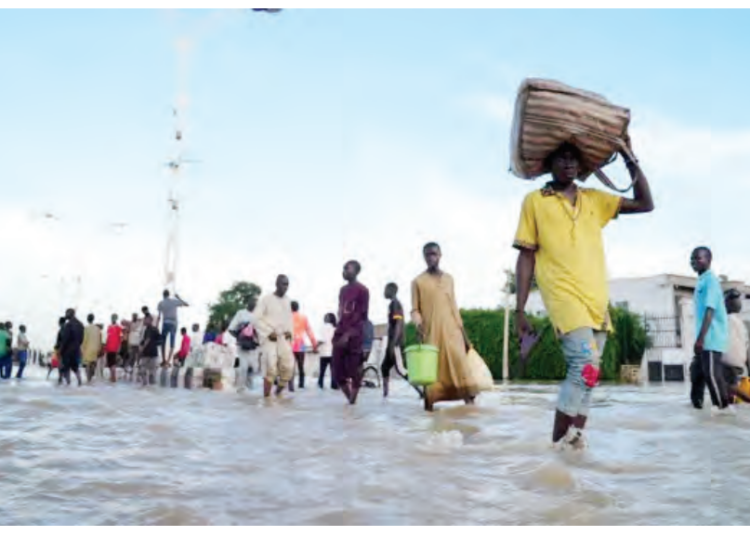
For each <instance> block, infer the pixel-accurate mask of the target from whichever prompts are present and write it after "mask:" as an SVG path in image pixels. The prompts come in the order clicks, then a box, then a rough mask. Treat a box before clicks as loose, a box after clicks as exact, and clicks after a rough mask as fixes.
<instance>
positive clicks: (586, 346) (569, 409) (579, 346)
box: [557, 328, 607, 417]
mask: <svg viewBox="0 0 750 536" xmlns="http://www.w3.org/2000/svg"><path fill="white" fill-rule="evenodd" d="M561 341H562V349H563V354H564V355H565V365H566V367H567V373H566V375H565V380H563V383H562V386H561V387H560V396H559V398H558V400H557V409H558V410H559V411H560V412H562V413H565V414H566V415H569V416H571V417H575V416H576V415H583V416H586V415H588V414H589V408H590V407H591V391H592V388H591V387H588V386H587V385H586V383H585V381H584V379H583V375H582V373H583V368H584V367H585V366H586V365H588V364H591V365H594V366H595V367H599V366H600V361H601V358H602V355H603V353H604V346H605V345H606V343H607V332H606V331H595V330H593V329H591V328H579V329H576V330H573V331H571V332H569V333H566V334H565V335H563V336H562V338H561Z"/></svg>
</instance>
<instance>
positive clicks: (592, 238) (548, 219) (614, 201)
mask: <svg viewBox="0 0 750 536" xmlns="http://www.w3.org/2000/svg"><path fill="white" fill-rule="evenodd" d="M621 202H622V198H621V197H619V196H616V195H611V194H608V193H606V192H602V191H599V190H592V189H589V188H579V189H578V196H577V198H576V205H575V207H574V206H573V204H572V203H571V202H570V201H569V200H568V199H567V198H566V197H565V196H564V195H562V194H561V193H558V192H555V191H554V190H552V189H550V188H548V187H545V188H542V189H541V190H537V191H535V192H532V193H530V194H529V195H527V196H526V198H525V199H524V201H523V207H522V209H521V221H520V222H519V224H518V231H517V232H516V238H515V241H514V243H513V246H514V247H515V248H518V249H529V250H532V251H534V252H536V270H535V274H536V281H537V285H538V286H539V291H540V293H541V295H542V300H544V306H545V307H546V309H547V312H548V313H549V316H550V319H551V320H552V323H553V325H554V326H555V328H556V329H557V331H558V332H560V333H562V334H565V333H569V332H571V331H573V330H575V329H578V328H583V327H590V328H592V329H595V330H610V331H611V330H612V326H611V322H610V320H609V311H608V305H609V288H608V285H607V268H606V264H605V261H604V243H603V240H602V229H603V228H604V227H605V226H606V225H607V223H609V222H610V220H612V219H614V218H616V217H617V215H618V213H619V211H620V204H621Z"/></svg>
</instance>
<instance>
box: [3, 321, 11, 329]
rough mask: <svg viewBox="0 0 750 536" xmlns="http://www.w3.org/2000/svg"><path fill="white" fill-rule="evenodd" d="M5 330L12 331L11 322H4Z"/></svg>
mask: <svg viewBox="0 0 750 536" xmlns="http://www.w3.org/2000/svg"><path fill="white" fill-rule="evenodd" d="M5 329H8V330H11V329H13V322H10V321H8V322H6V323H5Z"/></svg>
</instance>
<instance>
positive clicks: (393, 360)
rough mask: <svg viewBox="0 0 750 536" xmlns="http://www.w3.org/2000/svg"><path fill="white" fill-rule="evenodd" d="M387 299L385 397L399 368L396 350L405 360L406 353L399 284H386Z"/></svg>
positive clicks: (381, 371) (383, 373)
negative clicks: (393, 374)
mask: <svg viewBox="0 0 750 536" xmlns="http://www.w3.org/2000/svg"><path fill="white" fill-rule="evenodd" d="M385 299H386V300H388V301H389V303H388V346H387V347H386V349H385V357H384V358H383V362H382V363H381V365H380V374H381V376H382V377H383V397H384V398H385V397H387V396H388V384H389V382H390V378H391V370H392V369H393V367H396V372H398V373H399V374H402V372H401V371H399V370H398V365H397V363H398V358H397V357H396V352H398V353H399V354H400V356H401V359H402V362H403V355H404V307H403V306H402V305H401V302H400V301H399V299H398V285H396V283H388V284H387V285H386V286H385Z"/></svg>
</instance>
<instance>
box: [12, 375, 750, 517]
mask: <svg viewBox="0 0 750 536" xmlns="http://www.w3.org/2000/svg"><path fill="white" fill-rule="evenodd" d="M28 373H29V377H28V378H27V379H25V380H23V381H21V382H17V381H15V380H11V381H5V382H2V383H0V483H1V484H0V487H1V492H0V493H2V497H3V499H2V500H1V501H0V524H11V525H18V524H39V525H59V524H66V525H67V524H72V525H79V524H84V525H99V524H107V525H114V524H122V525H143V524H148V525H151V524H159V525H252V524H261V525H271V524H273V525H320V524H323V525H342V524H362V525H467V524H468V525H473V524H490V525H508V524H556V525H565V524H576V525H589V524H605V525H628V524H649V525H654V524H676V525H688V524H690V525H712V524H748V523H750V492H748V491H747V490H748V482H750V441H749V440H750V433H749V432H748V427H749V426H750V407H740V408H738V415H737V416H736V417H723V418H716V417H711V415H710V412H709V411H707V410H706V411H702V412H698V411H695V410H693V409H692V408H691V407H690V405H689V403H688V401H687V392H686V389H687V385H685V384H675V385H665V386H646V387H637V386H603V387H601V388H599V390H598V392H597V394H596V397H595V407H594V409H593V416H592V419H591V423H590V432H589V436H588V438H589V443H590V448H589V450H588V451H586V452H584V453H571V452H562V453H561V452H557V451H555V450H553V449H552V448H551V447H550V444H549V428H550V425H551V418H552V411H553V408H554V403H555V397H556V392H557V387H556V386H555V385H511V386H499V388H498V390H497V391H496V392H492V393H485V394H483V395H482V396H481V397H480V399H479V401H478V404H477V406H475V407H465V406H462V405H450V404H449V405H443V406H438V411H437V412H436V413H435V414H433V415H429V414H426V413H424V412H423V411H422V410H421V408H420V404H419V401H418V399H417V398H416V395H415V394H414V392H413V391H412V390H411V389H409V387H408V386H406V385H404V384H399V385H397V386H396V387H395V389H394V392H393V396H392V398H390V399H389V400H388V401H387V402H384V401H383V400H382V399H381V397H380V395H379V393H378V392H377V391H375V390H363V392H362V395H361V397H360V403H359V405H357V406H356V407H348V406H345V405H344V401H343V397H342V396H341V395H340V393H338V392H335V391H330V390H325V391H319V390H318V388H317V386H316V385H314V384H313V385H312V386H308V388H307V389H306V390H304V391H298V392H296V393H295V394H292V395H287V396H286V397H285V398H284V399H282V400H272V401H270V402H264V401H263V400H262V397H261V396H260V392H259V391H258V389H257V387H256V388H255V390H253V391H251V392H249V393H245V394H244V395H238V394H236V393H233V392H210V391H206V390H198V391H195V390H193V391H189V390H185V389H168V388H160V387H151V388H147V389H138V388H136V387H134V386H133V385H131V384H118V385H115V386H110V385H105V384H99V385H94V386H89V387H83V388H80V389H79V388H75V387H73V388H66V387H63V388H58V387H56V386H54V385H53V383H54V382H47V381H46V380H45V379H44V375H45V374H44V372H43V371H42V370H40V369H34V368H32V369H31V370H29V371H28Z"/></svg>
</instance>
